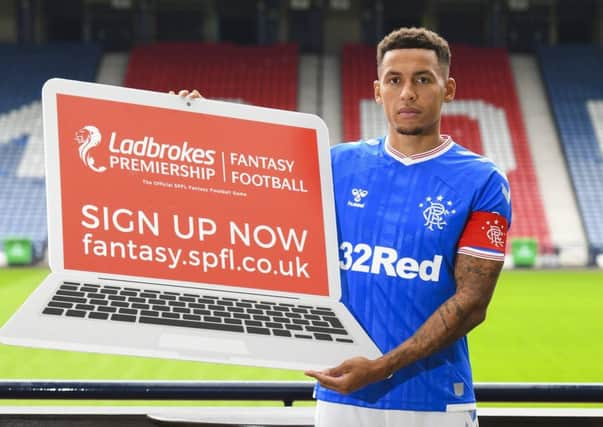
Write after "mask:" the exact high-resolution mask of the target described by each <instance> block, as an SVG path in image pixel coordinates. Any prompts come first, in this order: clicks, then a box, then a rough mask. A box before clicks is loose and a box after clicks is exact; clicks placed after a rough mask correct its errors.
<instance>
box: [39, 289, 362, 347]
mask: <svg viewBox="0 0 603 427" xmlns="http://www.w3.org/2000/svg"><path fill="white" fill-rule="evenodd" d="M42 313H43V314H47V315H52V316H69V317H82V318H87V319H99V320H111V321H117V322H133V323H136V322H137V323H146V324H153V325H164V326H178V327H185V328H197V329H208V330H214V331H229V332H240V333H248V334H259V335H271V336H278V337H289V338H296V339H310V340H319V341H334V342H341V343H353V342H354V341H353V340H352V338H351V336H350V335H349V334H348V332H347V331H346V330H345V328H344V327H343V325H342V324H341V322H340V321H339V320H338V319H337V317H336V314H335V313H334V312H333V310H332V309H330V308H328V307H317V306H310V305H296V304H293V303H282V302H274V301H264V300H261V301H260V300H254V299H250V298H248V297H247V296H246V297H245V298H230V297H218V296H214V295H211V296H210V295H202V294H192V293H179V292H168V291H156V290H149V289H138V288H135V287H132V286H130V285H128V286H108V285H100V284H90V283H75V282H64V283H62V284H61V285H60V286H59V289H58V290H57V292H56V293H55V295H53V297H52V299H51V300H50V302H49V303H48V304H47V306H46V308H45V309H44V310H43V312H42Z"/></svg>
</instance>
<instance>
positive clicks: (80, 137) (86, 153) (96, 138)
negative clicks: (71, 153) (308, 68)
mask: <svg viewBox="0 0 603 427" xmlns="http://www.w3.org/2000/svg"><path fill="white" fill-rule="evenodd" d="M101 139H102V135H101V133H100V131H99V130H98V129H97V128H96V127H95V126H90V125H88V126H84V127H83V128H81V129H80V130H78V131H77V132H76V133H75V141H76V142H77V143H78V144H79V146H80V148H79V153H80V159H82V162H84V164H85V165H86V166H88V167H89V168H90V169H92V170H93V171H94V172H99V173H100V172H104V171H106V170H107V168H106V167H105V166H100V167H97V166H96V165H95V164H94V158H93V157H92V155H91V154H90V150H91V149H93V148H94V147H96V146H98V145H100V143H101Z"/></svg>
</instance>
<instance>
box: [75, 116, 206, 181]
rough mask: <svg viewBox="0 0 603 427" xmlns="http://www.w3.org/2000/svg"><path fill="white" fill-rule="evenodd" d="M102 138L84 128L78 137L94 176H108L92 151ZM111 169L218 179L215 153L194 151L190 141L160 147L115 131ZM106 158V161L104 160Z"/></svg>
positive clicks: (152, 141) (111, 140)
mask: <svg viewBox="0 0 603 427" xmlns="http://www.w3.org/2000/svg"><path fill="white" fill-rule="evenodd" d="M101 140H102V135H101V132H100V131H99V130H98V128H97V127H96V126H91V125H88V126H84V127H83V128H81V129H80V130H78V131H77V132H76V134H75V141H76V142H77V143H78V144H79V145H80V147H79V154H80V158H81V159H82V162H83V163H84V164H85V165H86V166H87V167H88V168H90V169H91V170H93V171H94V172H99V173H100V172H105V171H106V170H107V167H105V166H100V167H99V166H97V165H96V164H95V160H94V158H93V157H92V155H91V153H90V150H91V149H92V148H95V147H97V146H99V145H100V144H101ZM107 140H108V141H109V142H108V150H107V148H105V151H104V153H105V155H107V154H108V156H109V157H108V162H109V165H108V167H109V168H110V169H120V170H125V171H130V172H141V173H146V174H157V175H167V176H177V177H184V178H196V179H201V180H209V179H211V178H212V177H214V176H215V175H216V171H215V169H214V168H213V165H214V164H215V162H216V160H215V156H216V151H215V150H206V149H203V148H200V147H194V146H193V145H191V144H190V143H189V142H188V141H183V142H182V143H180V144H169V143H167V144H166V143H161V142H158V141H157V140H155V138H154V137H153V136H147V135H144V136H140V137H134V138H132V137H130V136H125V137H124V136H121V137H120V136H119V135H118V134H117V132H115V131H113V132H111V133H110V136H109V137H108V138H107ZM103 158H104V157H103Z"/></svg>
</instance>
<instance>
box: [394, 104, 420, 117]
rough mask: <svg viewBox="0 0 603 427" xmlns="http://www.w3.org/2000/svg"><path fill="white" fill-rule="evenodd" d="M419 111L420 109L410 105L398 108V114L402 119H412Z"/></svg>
mask: <svg viewBox="0 0 603 427" xmlns="http://www.w3.org/2000/svg"><path fill="white" fill-rule="evenodd" d="M419 113H420V111H419V110H418V109H416V108H412V107H404V108H400V109H399V110H398V116H400V117H402V118H403V119H412V118H414V117H417V116H418V115H419Z"/></svg>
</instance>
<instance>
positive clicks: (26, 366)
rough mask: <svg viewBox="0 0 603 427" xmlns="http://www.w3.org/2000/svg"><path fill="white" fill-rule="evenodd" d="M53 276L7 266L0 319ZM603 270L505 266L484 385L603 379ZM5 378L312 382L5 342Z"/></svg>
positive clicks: (475, 335)
mask: <svg viewBox="0 0 603 427" xmlns="http://www.w3.org/2000/svg"><path fill="white" fill-rule="evenodd" d="M47 274H48V270H46V269H37V268H27V269H1V270H0V324H4V322H6V320H8V318H9V317H10V315H11V314H12V313H13V312H14V311H15V310H16V309H17V308H18V307H19V305H20V304H21V303H22V302H23V301H24V300H25V299H26V298H27V296H28V295H29V294H30V293H31V292H32V291H33V290H34V289H35V287H36V286H37V285H38V284H39V283H40V282H41V281H42V280H43V278H44V277H45V276H46V275H47ZM602 301H603V271H600V270H599V271H596V270H590V271H588V270H585V271H582V270H581V271H560V270H554V271H505V272H503V273H502V275H501V278H500V280H499V283H498V285H497V289H496V292H495V294H494V298H493V300H492V303H491V305H490V309H489V311H488V316H487V319H486V321H485V323H484V324H482V325H481V326H479V327H478V328H477V329H476V330H475V331H473V332H472V333H471V334H470V336H469V347H470V353H471V360H472V365H473V371H474V380H475V381H476V382H601V381H603V310H602V308H603V305H602ZM0 379H84V380H88V379H94V380H99V379H112V380H262V381H263V380H296V381H297V380H306V379H308V378H306V377H305V376H304V375H303V374H302V373H301V372H296V371H286V370H277V369H263V368H253V367H242V366H233V365H215V364H206V363H197V362H184V361H175V360H163V359H151V358H140V357H127V356H113V355H100V354H88V353H77V352H67V351H55V350H40V349H31V348H21V347H13V346H3V345H0Z"/></svg>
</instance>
